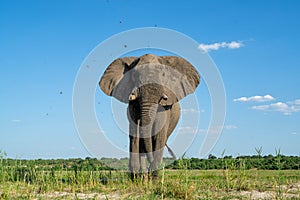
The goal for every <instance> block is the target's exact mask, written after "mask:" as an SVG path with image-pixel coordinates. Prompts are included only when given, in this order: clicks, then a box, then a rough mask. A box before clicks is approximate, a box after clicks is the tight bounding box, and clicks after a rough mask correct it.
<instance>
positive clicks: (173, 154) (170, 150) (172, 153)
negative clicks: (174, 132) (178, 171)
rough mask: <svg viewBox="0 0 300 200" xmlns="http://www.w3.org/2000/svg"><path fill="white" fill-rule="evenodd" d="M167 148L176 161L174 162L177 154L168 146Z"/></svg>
mask: <svg viewBox="0 0 300 200" xmlns="http://www.w3.org/2000/svg"><path fill="white" fill-rule="evenodd" d="M166 147H167V149H168V152H169V154H170V155H171V156H172V158H173V159H174V160H176V155H175V153H174V152H173V150H172V149H171V148H170V147H169V146H168V145H167V144H166Z"/></svg>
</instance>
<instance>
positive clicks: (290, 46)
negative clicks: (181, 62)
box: [0, 0, 300, 158]
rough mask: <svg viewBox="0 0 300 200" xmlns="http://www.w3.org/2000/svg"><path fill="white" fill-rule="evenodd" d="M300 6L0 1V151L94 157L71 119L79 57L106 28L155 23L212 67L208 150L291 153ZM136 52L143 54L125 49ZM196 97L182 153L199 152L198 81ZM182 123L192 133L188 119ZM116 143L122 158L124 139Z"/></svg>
mask: <svg viewBox="0 0 300 200" xmlns="http://www.w3.org/2000/svg"><path fill="white" fill-rule="evenodd" d="M299 10H300V2H299V1H292V0H287V1H276V0H275V1H273V0H272V1H271V0H266V1H258V0H257V1H196V0H195V1H138V0H136V1H133V0H132V1H117V0H103V1H91V0H90V1H71V0H70V1H66V0H64V1H60V0H51V1H50V0H49V1H33V0H32V1H31V0H28V1H22V0H20V1H13V0H12V1H10V0H2V1H0V69H1V73H0V91H1V101H0V102H1V104H0V105H1V112H0V149H1V150H3V151H5V152H6V153H7V154H8V156H9V157H12V158H68V157H86V156H93V155H90V154H89V153H88V151H87V149H86V148H85V146H84V144H83V143H82V142H81V140H80V138H79V136H78V133H77V131H76V128H75V124H74V120H73V113H72V92H73V85H74V82H75V79H76V75H77V73H78V70H79V68H80V65H81V63H82V62H83V61H84V59H85V58H86V57H87V56H88V54H89V53H90V52H91V51H92V50H93V49H94V48H95V47H96V46H97V45H98V44H99V43H101V42H103V41H104V40H106V39H107V38H109V37H111V36H112V35H114V34H117V33H120V32H122V31H126V30H130V29H133V28H142V27H156V26H157V27H162V28H168V29H173V30H176V31H178V32H181V33H183V34H186V35H187V36H189V37H191V38H193V39H194V40H195V41H197V42H198V43H199V48H202V50H205V51H207V52H208V53H209V54H210V57H211V58H212V59H213V61H214V63H215V64H216V66H217V67H218V69H219V71H220V74H221V76H222V79H223V83H224V86H225V90H226V100H227V104H226V105H227V106H226V108H227V113H226V120H225V124H224V127H223V132H222V134H221V136H220V138H219V140H218V141H217V144H216V146H215V147H214V149H213V150H212V152H211V153H213V154H215V155H218V156H220V155H221V154H222V152H223V151H224V150H225V154H226V155H235V156H236V155H245V154H246V155H249V154H254V153H255V150H254V149H255V148H257V147H262V153H263V154H264V155H265V154H275V149H280V151H281V152H282V153H283V154H287V155H300V148H299V144H300V123H299V120H300V92H299V91H300V90H299V89H298V86H299V85H300V80H299V74H300V67H299V61H300V56H299V50H298V47H299V46H300V39H299V35H300V28H299V27H300V21H299V18H300V16H299V15H300V12H299ZM153 52H154V53H158V54H166V52H160V51H149V53H153ZM143 53H148V52H147V50H144V51H140V52H135V53H134V54H136V55H139V54H140V55H141V54H143ZM200 73H201V72H200ZM99 78H100V77H99ZM195 96H196V98H197V100H198V103H199V110H198V111H197V112H196V113H198V114H200V118H199V119H200V122H199V127H198V128H199V129H198V132H197V135H196V137H195V140H194V141H193V144H192V145H191V147H190V148H189V150H188V152H187V155H188V156H190V157H191V156H194V157H196V156H197V155H198V149H199V148H198V147H199V146H200V145H201V143H202V141H203V138H204V132H205V130H207V127H208V125H209V120H210V117H211V116H210V114H211V113H210V107H211V105H210V96H209V93H208V90H207V85H206V84H205V82H202V83H201V84H200V86H199V87H198V88H197V90H196V93H195ZM95 102H96V103H95V108H96V113H97V117H98V121H99V122H100V123H101V124H105V125H104V126H103V127H102V128H103V130H101V131H102V132H103V133H106V134H109V133H111V132H113V134H111V135H109V136H108V137H111V138H112V139H113V140H115V142H116V143H118V141H119V140H118V137H119V136H118V134H119V133H120V134H122V131H120V130H119V128H117V125H116V122H115V121H114V120H112V119H113V118H112V117H113V115H112V110H111V107H110V104H111V98H110V97H108V96H105V95H104V94H103V93H102V92H101V91H100V90H99V88H98V90H97V92H96V95H95ZM98 102H100V103H99V104H98ZM183 103H184V102H183ZM107 105H108V106H107ZM125 117H126V116H125V115H124V120H126V118H125ZM181 129H182V130H186V132H187V133H186V134H187V135H188V134H189V133H188V132H195V127H188V126H186V127H181ZM119 142H120V144H118V145H120V146H122V147H121V148H122V149H124V155H125V156H126V151H127V148H128V147H127V146H128V144H127V143H128V141H127V140H126V139H125V140H123V139H122V141H119ZM120 156H123V155H120Z"/></svg>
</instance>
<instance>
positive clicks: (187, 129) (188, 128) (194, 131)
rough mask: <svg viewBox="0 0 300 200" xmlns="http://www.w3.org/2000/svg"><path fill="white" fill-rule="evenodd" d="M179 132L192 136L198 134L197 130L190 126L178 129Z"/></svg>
mask: <svg viewBox="0 0 300 200" xmlns="http://www.w3.org/2000/svg"><path fill="white" fill-rule="evenodd" d="M178 130H179V132H181V133H192V134H196V133H197V132H198V129H197V128H194V127H191V126H184V127H180V128H179V129H178Z"/></svg>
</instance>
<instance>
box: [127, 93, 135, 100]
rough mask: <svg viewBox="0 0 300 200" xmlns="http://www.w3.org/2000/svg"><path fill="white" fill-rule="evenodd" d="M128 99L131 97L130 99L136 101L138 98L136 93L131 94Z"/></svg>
mask: <svg viewBox="0 0 300 200" xmlns="http://www.w3.org/2000/svg"><path fill="white" fill-rule="evenodd" d="M128 99H129V101H134V100H136V95H134V94H130V95H129V98H128Z"/></svg>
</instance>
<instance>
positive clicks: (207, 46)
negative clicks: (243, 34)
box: [198, 41, 244, 52]
mask: <svg viewBox="0 0 300 200" xmlns="http://www.w3.org/2000/svg"><path fill="white" fill-rule="evenodd" d="M242 46H244V44H243V43H242V42H237V41H232V42H216V43H213V44H200V45H199V46H198V48H199V49H200V50H202V51H204V52H209V51H216V50H219V49H220V48H228V49H238V48H241V47H242Z"/></svg>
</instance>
